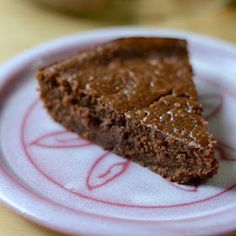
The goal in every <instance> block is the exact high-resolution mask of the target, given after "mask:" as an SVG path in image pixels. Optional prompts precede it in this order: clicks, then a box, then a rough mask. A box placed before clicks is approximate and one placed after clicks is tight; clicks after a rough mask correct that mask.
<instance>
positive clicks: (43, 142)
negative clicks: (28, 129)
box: [30, 131, 91, 148]
mask: <svg viewBox="0 0 236 236" xmlns="http://www.w3.org/2000/svg"><path fill="white" fill-rule="evenodd" d="M30 145H35V146H39V147H43V148H77V147H87V146H89V145H91V143H90V142H89V141H87V140H84V139H81V138H79V137H78V135H76V134H73V133H71V132H67V131H55V132H50V133H47V134H45V135H43V136H41V137H39V138H37V139H35V140H34V141H32V142H31V143H30Z"/></svg>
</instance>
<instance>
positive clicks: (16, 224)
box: [0, 0, 236, 236]
mask: <svg viewBox="0 0 236 236" xmlns="http://www.w3.org/2000/svg"><path fill="white" fill-rule="evenodd" d="M116 1H117V0H116ZM126 2H130V4H135V8H134V7H132V5H130V6H123V7H121V4H120V3H118V4H117V6H119V7H117V6H116V12H117V13H116V17H114V16H113V17H111V15H108V16H106V17H103V18H101V17H93V18H89V17H86V16H83V17H81V16H80V17H79V16H76V15H73V16H72V15H66V14H63V13H59V12H54V11H50V10H48V9H46V8H43V7H41V6H38V5H36V4H34V3H33V1H30V0H0V6H1V8H0V30H1V37H0V63H4V62H6V61H7V60H9V59H10V58H11V57H13V56H14V55H16V54H18V53H20V52H22V51H23V50H25V49H28V48H31V47H33V46H35V45H37V44H39V43H43V42H46V41H48V40H51V39H53V38H57V37H61V36H64V35H67V34H72V33H76V32H82V31H85V30H90V29H95V28H98V27H106V26H114V25H130V24H132V25H139V26H151V27H159V28H174V29H181V30H188V31H193V32H198V33H202V34H207V35H211V36H216V37H219V38H221V39H224V40H228V41H231V42H236V4H230V5H224V6H221V4H222V1H217V0H216V1H215V2H214V1H211V2H214V4H211V5H210V6H208V8H207V9H206V8H205V7H201V6H199V10H196V11H195V12H194V13H192V14H186V13H183V14H182V13H181V14H177V13H175V12H174V13H172V14H171V16H168V17H167V16H162V15H161V13H158V14H156V13H155V12H154V11H153V9H155V5H156V6H157V4H159V5H158V6H160V4H162V7H163V9H165V8H166V9H170V8H169V6H170V5H168V4H170V2H171V1H161V0H158V1H155V0H146V1H145V0H139V1H135V0H132V1H126ZM195 2H198V1H195ZM200 2H201V1H200ZM123 3H124V1H123ZM128 7H129V8H130V7H131V8H132V9H135V12H132V15H131V13H130V12H131V11H129V10H127V9H126V8H128ZM159 8H160V7H159ZM194 8H195V6H194ZM196 9H198V8H197V7H196ZM121 16H122V17H121ZM16 232H17V235H22V236H23V235H24V236H28V235H36V236H38V235H44V236H47V235H50V236H53V235H62V234H59V233H56V232H53V231H50V230H48V229H46V228H43V227H41V226H38V225H35V224H33V223H31V222H29V221H27V220H25V219H23V218H21V217H20V216H18V215H16V214H15V213H13V212H11V211H10V210H8V209H7V208H5V207H4V206H2V205H0V235H5V236H9V235H16ZM232 235H236V234H232Z"/></svg>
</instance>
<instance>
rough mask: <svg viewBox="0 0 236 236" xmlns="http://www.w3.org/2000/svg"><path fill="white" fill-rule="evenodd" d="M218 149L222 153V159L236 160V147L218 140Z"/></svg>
mask: <svg viewBox="0 0 236 236" xmlns="http://www.w3.org/2000/svg"><path fill="white" fill-rule="evenodd" d="M216 150H217V151H218V152H219V154H220V159H221V160H224V161H236V149H235V148H233V147H231V146H229V145H227V144H224V143H221V142H218V143H217V146H216Z"/></svg>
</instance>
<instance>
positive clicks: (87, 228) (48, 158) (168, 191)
mask: <svg viewBox="0 0 236 236" xmlns="http://www.w3.org/2000/svg"><path fill="white" fill-rule="evenodd" d="M134 35H136V36H168V37H179V38H186V39H187V40H188V42H189V49H190V54H191V62H192V65H193V68H194V71H195V76H194V80H195V82H196V84H197V89H198V92H199V99H200V102H201V103H203V104H204V107H205V113H204V116H205V118H206V119H208V120H209V129H210V130H211V132H213V134H214V136H215V138H216V139H217V140H218V145H217V149H216V155H217V158H218V159H219V161H220V169H219V172H218V174H217V175H216V176H214V177H213V178H211V179H209V181H207V182H206V183H204V184H202V185H199V186H185V185H178V184H174V183H170V182H168V181H166V180H165V179H163V178H161V177H160V176H159V175H157V174H154V173H152V172H151V171H149V170H147V169H146V168H143V167H140V166H138V165H137V164H134V163H131V162H129V161H127V160H125V159H123V158H121V157H119V156H116V155H114V154H112V153H109V152H107V151H105V150H103V149H102V148H100V147H98V146H96V145H94V144H92V143H90V142H88V141H86V140H83V139H80V138H78V137H77V136H76V135H75V134H73V133H70V132H67V131H66V130H64V129H63V127H61V126H60V125H59V124H57V123H55V122H54V121H53V120H52V119H51V118H50V117H49V116H48V114H47V113H46V111H45V109H44V108H43V105H42V103H41V101H40V100H39V97H38V96H39V94H38V91H37V83H36V81H35V79H34V77H35V71H36V70H37V68H38V67H40V66H41V65H43V64H45V63H49V62H52V61H54V60H57V59H61V58H64V57H66V56H67V55H71V54H74V53H76V52H78V51H80V50H81V49H82V48H84V47H87V46H88V45H92V44H96V43H98V42H103V41H106V40H110V39H113V38H117V37H123V36H125V37H126V36H134ZM0 78H1V80H0V102H1V110H0V115H1V119H0V132H1V139H0V140H1V148H0V151H1V155H0V183H1V184H0V199H1V200H2V202H3V203H4V204H6V205H7V206H8V207H10V208H11V209H13V210H14V211H16V212H17V213H19V214H20V215H22V216H24V217H26V218H28V219H29V220H32V221H34V222H36V223H39V224H41V225H44V226H47V227H49V228H52V229H55V230H58V231H62V232H65V233H69V234H81V235H209V234H215V233H225V232H229V231H232V230H235V229H236V145H235V143H236V135H235V133H236V122H235V114H236V47H235V46H233V45H230V44H228V43H225V42H222V41H219V40H216V39H212V38H208V37H205V36H200V35H196V34H192V33H186V32H176V31H171V30H156V29H141V28H113V29H112V28H111V29H105V30H99V31H93V32H87V33H83V34H78V35H72V36H69V37H65V38H62V39H58V40H55V41H52V42H49V43H47V44H45V45H42V46H39V47H37V48H35V49H32V50H29V51H27V52H25V53H23V54H21V55H19V56H17V57H16V58H14V59H13V60H11V61H10V62H9V63H7V64H5V65H3V66H2V67H1V70H0Z"/></svg>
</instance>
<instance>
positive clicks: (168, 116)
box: [44, 38, 212, 147]
mask: <svg viewBox="0 0 236 236" xmlns="http://www.w3.org/2000/svg"><path fill="white" fill-rule="evenodd" d="M44 73H46V74H49V75H53V74H56V75H57V81H58V83H67V84H68V86H69V87H70V89H71V91H72V96H74V97H75V99H76V93H77V92H78V91H80V92H81V91H83V92H84V93H85V94H87V95H90V96H94V97H97V98H98V100H99V101H100V102H101V103H103V104H104V105H105V106H109V107H111V108H112V109H113V110H114V111H116V112H118V113H122V114H124V116H125V117H126V118H127V119H134V120H137V121H138V122H141V123H142V124H144V125H147V126H149V127H154V128H158V129H159V130H161V131H162V132H165V133H167V134H169V135H171V136H172V137H175V138H177V139H181V140H184V141H185V142H186V143H189V144H190V145H193V146H194V147H206V146H207V145H208V144H209V143H210V142H211V141H212V140H211V139H212V138H211V136H210V135H209V133H208V131H207V129H206V128H205V125H206V122H205V121H204V120H203V119H202V118H201V111H202V108H201V106H200V105H199V104H197V102H196V97H197V94H196V89H195V86H194V83H193V81H192V68H191V66H190V63H189V57H188V51H187V43H186V41H185V40H180V39H170V38H124V39H118V40H114V41H110V42H107V43H104V44H101V45H98V46H95V47H94V48H90V49H87V50H84V51H83V52H80V53H79V54H78V55H76V56H75V57H73V58H70V59H67V60H64V61H62V62H59V63H56V64H54V65H51V66H50V67H48V68H44Z"/></svg>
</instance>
